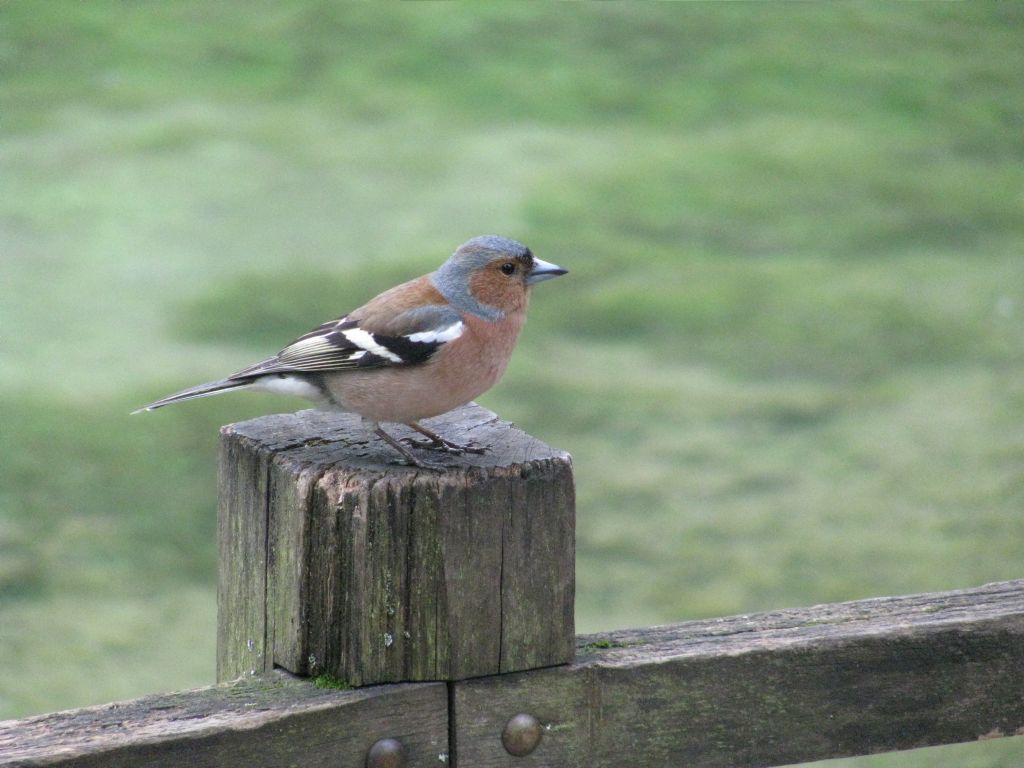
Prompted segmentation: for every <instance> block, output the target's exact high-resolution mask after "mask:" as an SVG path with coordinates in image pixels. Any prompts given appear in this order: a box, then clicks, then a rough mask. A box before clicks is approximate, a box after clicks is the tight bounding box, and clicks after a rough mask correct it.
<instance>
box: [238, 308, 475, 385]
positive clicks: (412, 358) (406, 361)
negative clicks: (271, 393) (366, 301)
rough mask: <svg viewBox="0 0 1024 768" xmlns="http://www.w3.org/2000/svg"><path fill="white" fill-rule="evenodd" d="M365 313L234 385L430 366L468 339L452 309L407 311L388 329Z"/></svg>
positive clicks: (329, 326) (325, 329) (316, 332)
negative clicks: (275, 377) (278, 376)
mask: <svg viewBox="0 0 1024 768" xmlns="http://www.w3.org/2000/svg"><path fill="white" fill-rule="evenodd" d="M359 315H360V313H359V312H354V313H352V314H349V315H345V316H344V317H341V318H339V319H337V320H332V321H331V322H329V323H324V324H323V325H321V326H319V327H318V328H314V329H313V330H312V331H310V332H309V333H307V334H305V335H304V336H300V337H299V338H297V339H296V340H295V341H293V342H292V343H291V344H289V345H288V346H287V347H285V348H284V349H282V350H281V351H280V352H278V353H277V354H276V355H275V356H274V357H271V358H269V359H267V360H263V361H261V362H259V363H256V364H255V365H251V366H249V367H248V368H243V369H242V370H241V371H238V372H237V373H234V374H232V375H231V376H230V377H228V378H229V380H235V379H250V378H253V377H256V376H263V375H266V374H274V373H327V372H331V371H344V370H350V369H366V368H383V367H386V366H397V365H412V364H416V363H424V362H426V361H427V360H429V359H430V358H431V357H433V355H435V354H436V353H437V351H438V350H439V349H441V348H442V347H443V346H444V345H445V344H447V343H449V342H451V341H454V340H455V339H457V338H458V337H459V336H461V335H462V333H463V331H464V330H465V325H464V324H463V322H462V317H461V316H460V315H459V313H458V312H456V311H455V310H454V309H452V308H451V307H450V306H448V305H447V304H429V305H426V306H420V307H415V308H413V309H408V310H405V311H404V312H400V313H398V314H396V315H392V316H391V317H389V318H388V320H387V323H386V324H382V323H380V322H377V323H374V322H373V321H372V318H369V317H366V318H362V317H360V316H359Z"/></svg>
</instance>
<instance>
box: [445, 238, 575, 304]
mask: <svg viewBox="0 0 1024 768" xmlns="http://www.w3.org/2000/svg"><path fill="white" fill-rule="evenodd" d="M566 272H568V270H566V269H562V268H561V267H559V266H557V265H555V264H551V263H549V262H547V261H544V260H542V259H538V258H537V257H536V256H534V255H533V253H531V252H530V249H529V248H527V247H526V246H525V245H523V244H522V243H518V242H516V241H515V240H509V239H508V238H507V237H500V236H498V235H482V236H481V237H474V238H473V239H472V240H468V241H466V242H465V243H463V244H462V245H460V246H459V247H458V248H457V249H456V250H455V253H453V254H452V255H451V256H450V257H449V258H448V261H446V262H445V263H444V264H442V265H441V267H440V269H438V270H437V271H436V272H435V273H434V274H433V275H432V276H431V281H432V282H433V284H434V287H435V288H437V290H438V291H440V292H441V295H443V296H444V297H445V298H446V299H447V300H448V301H449V302H450V303H451V304H452V306H454V307H455V308H456V309H458V310H459V311H462V312H468V313H470V314H474V315H477V316H479V317H483V318H485V319H487V320H499V319H501V318H502V317H504V316H505V315H506V314H508V313H509V312H516V311H521V310H524V309H526V305H527V304H528V302H529V292H530V287H531V286H533V285H534V284H536V283H539V282H541V281H543V280H549V279H551V278H552V277H558V276H559V275H564V274H565V273H566Z"/></svg>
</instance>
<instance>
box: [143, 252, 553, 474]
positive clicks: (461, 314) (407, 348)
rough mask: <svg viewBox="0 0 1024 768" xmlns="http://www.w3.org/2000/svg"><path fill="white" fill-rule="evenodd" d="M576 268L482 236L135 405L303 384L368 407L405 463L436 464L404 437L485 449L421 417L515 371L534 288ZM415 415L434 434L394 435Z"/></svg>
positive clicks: (437, 445)
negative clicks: (199, 380)
mask: <svg viewBox="0 0 1024 768" xmlns="http://www.w3.org/2000/svg"><path fill="white" fill-rule="evenodd" d="M567 272H568V270H566V269H563V268H562V267H560V266H558V265H557V264H552V263H550V262H547V261H544V260H542V259H539V258H537V257H536V256H534V255H533V252H532V251H531V250H530V249H529V248H528V247H526V246H525V245H523V244H522V243H520V242H518V241H516V240H512V239H509V238H507V237H502V236H499V235H482V236H480V237H474V238H473V239H471V240H468V241H466V242H465V243H463V244H462V245H460V246H459V247H458V248H457V249H456V250H455V252H454V253H453V254H452V255H451V256H450V257H449V258H448V259H447V260H446V261H445V262H444V263H443V264H441V266H440V267H439V268H438V269H437V270H435V271H434V272H430V273H428V274H426V275H422V276H421V277H417V278H415V279H413V280H409V281H408V282H405V283H402V284H400V285H397V286H395V287H394V288H391V289H389V290H386V291H384V292H383V293H381V294H379V295H378V296H376V297H374V298H373V299H371V300H370V301H368V302H367V303H365V304H363V305H362V306H361V307H359V308H358V309H355V310H353V311H352V312H349V313H348V314H345V315H342V316H341V317H339V318H338V319H336V320H331V321H329V322H326V323H323V324H322V325H319V326H317V327H316V328H314V329H313V330H311V331H310V332H309V333H306V334H304V335H302V336H299V337H298V338H297V339H295V340H294V341H293V342H291V343H290V344H288V346H286V347H284V348H283V349H282V350H281V351H280V352H278V353H277V354H276V355H274V356H273V357H269V358H267V359H265V360H261V361H260V362H258V363H255V364H254V365H250V366H248V367H247V368H243V369H242V370H240V371H237V372H235V373H233V374H231V375H230V376H228V377H227V378H224V379H218V380H216V381H209V382H206V383H205V384H199V385H197V386H193V387H189V388H187V389H183V390H181V391H180V392H175V393H174V394H172V395H168V396H166V397H163V398H161V399H159V400H156V401H155V402H152V403H150V404H149V405H146V406H143V407H142V408H139V409H138V410H136V411H133V413H141V412H144V411H154V410H156V409H158V408H163V407H164V406H166V405H171V404H173V403H180V402H182V401H185V400H192V399H195V398H198V397H208V396H210V395H219V394H222V393H224V392H234V391H238V390H256V391H262V392H273V393H277V394H286V395H295V396H298V397H300V398H304V399H306V400H309V401H311V402H313V403H314V406H315V407H316V408H319V409H323V410H338V411H345V412H348V413H354V414H357V415H359V416H360V417H362V420H363V423H364V424H365V425H366V426H367V427H368V429H370V430H371V431H372V433H373V434H375V435H376V436H377V437H379V438H380V439H382V440H383V441H384V442H385V443H387V444H388V445H390V446H391V447H392V448H394V449H395V450H396V451H397V452H398V453H399V454H400V455H401V457H402V459H404V460H405V461H406V462H407V463H409V464H411V465H413V466H416V467H420V468H427V469H429V468H435V467H436V465H434V464H433V462H430V461H428V460H425V459H423V458H420V457H417V456H416V455H415V454H414V453H413V452H412V451H411V450H409V448H407V447H406V445H409V446H410V447H415V448H421V449H433V450H437V451H444V452H449V453H453V454H460V453H463V452H468V453H482V452H483V449H481V448H478V447H475V446H472V445H460V444H459V443H455V442H452V441H449V440H446V439H445V438H444V437H442V436H441V435H439V434H437V433H436V432H434V431H433V430H431V429H428V428H427V427H424V426H423V425H422V424H420V423H419V422H420V421H421V420H423V419H427V418H430V417H432V416H440V415H441V414H443V413H447V412H448V411H451V410H453V409H455V408H458V407H459V406H461V405H464V404H466V403H468V402H470V401H471V400H474V399H475V398H477V397H479V396H480V395H481V394H483V393H484V392H486V391H487V390H489V389H490V388H491V387H493V386H494V385H495V384H496V383H497V382H498V380H499V379H500V378H501V377H502V375H503V374H504V372H505V368H506V366H507V365H508V362H509V359H510V358H511V356H512V350H513V349H514V348H515V345H516V342H517V340H518V338H519V333H520V331H521V330H522V328H523V324H524V322H525V320H526V311H527V307H528V305H529V302H530V294H531V289H532V288H533V286H534V285H536V284H537V283H540V282H542V281H545V280H550V279H551V278H554V277H558V276H559V275H564V274H566V273H567ZM383 423H393V424H405V425H406V426H408V427H411V428H412V429H413V430H415V431H416V432H418V433H420V434H421V435H423V436H424V437H425V438H426V440H413V439H412V438H405V439H404V440H402V441H400V440H397V439H396V438H395V437H393V436H392V435H391V434H389V433H388V432H387V431H386V430H385V429H384V428H383V427H382V426H381V425H382V424H383Z"/></svg>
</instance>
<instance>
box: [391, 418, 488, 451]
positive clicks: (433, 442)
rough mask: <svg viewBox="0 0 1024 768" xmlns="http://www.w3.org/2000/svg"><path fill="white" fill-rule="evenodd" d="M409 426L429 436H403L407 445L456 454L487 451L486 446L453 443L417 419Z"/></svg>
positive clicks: (403, 440)
mask: <svg viewBox="0 0 1024 768" xmlns="http://www.w3.org/2000/svg"><path fill="white" fill-rule="evenodd" d="M408 426H410V427H412V428H413V429H415V430H416V431H417V432H419V433H420V434H421V435H424V436H426V438H427V439H426V440H416V439H415V438H412V437H405V438H402V442H403V443H405V444H406V445H411V446H413V447H415V448H423V449H424V450H428V451H442V452H444V453H452V454H455V455H456V456H458V455H460V454H463V453H478V454H479V453H486V452H487V449H486V448H484V447H482V446H479V445H472V444H467V445H463V444H461V443H453V442H452V441H451V440H445V439H444V438H443V437H441V436H440V435H439V434H437V433H436V432H434V431H432V430H429V429H427V428H426V427H424V426H422V425H421V424H418V423H416V422H415V421H414V422H412V423H410V424H409V425H408Z"/></svg>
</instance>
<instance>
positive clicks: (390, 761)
mask: <svg viewBox="0 0 1024 768" xmlns="http://www.w3.org/2000/svg"><path fill="white" fill-rule="evenodd" d="M366 768H405V747H403V746H402V742H400V741H399V740H398V739H381V740H380V741H378V742H377V743H376V744H374V745H373V746H372V747H370V751H369V752H367V753H366Z"/></svg>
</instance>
